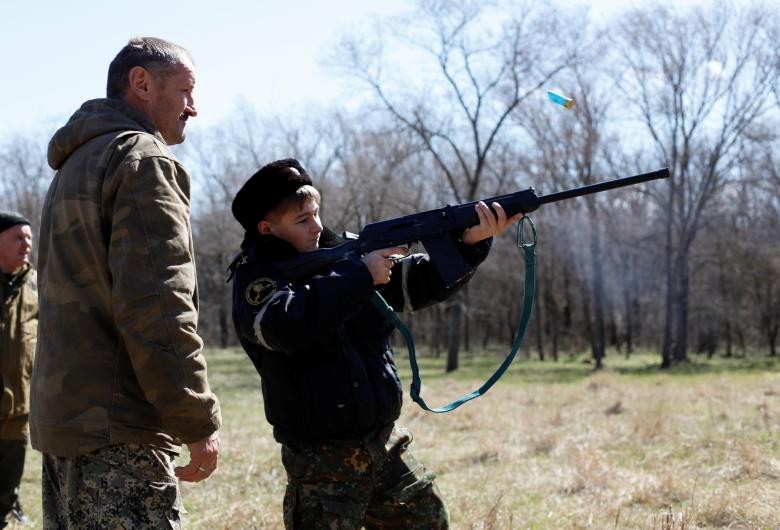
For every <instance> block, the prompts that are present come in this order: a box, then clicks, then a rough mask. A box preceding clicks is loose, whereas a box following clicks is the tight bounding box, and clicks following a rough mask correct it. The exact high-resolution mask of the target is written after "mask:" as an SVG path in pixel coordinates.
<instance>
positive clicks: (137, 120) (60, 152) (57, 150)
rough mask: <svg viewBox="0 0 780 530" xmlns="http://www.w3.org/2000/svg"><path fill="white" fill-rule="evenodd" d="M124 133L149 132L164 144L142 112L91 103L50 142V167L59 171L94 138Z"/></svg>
mask: <svg viewBox="0 0 780 530" xmlns="http://www.w3.org/2000/svg"><path fill="white" fill-rule="evenodd" d="M122 131H143V132H148V133H150V134H153V135H154V136H156V137H157V138H158V139H159V140H160V141H162V142H163V143H165V140H164V139H163V137H162V134H160V132H159V131H158V130H157V128H156V127H155V126H154V124H153V123H152V121H151V120H150V119H149V118H148V117H147V116H146V115H145V114H144V113H143V112H141V111H140V110H138V109H136V108H135V107H131V106H130V105H128V104H127V103H125V102H124V101H119V100H114V99H92V100H90V101H87V102H86V103H84V104H83V105H82V106H81V108H79V110H77V111H76V112H75V114H73V116H71V117H70V119H69V120H68V123H66V124H65V125H64V126H63V127H62V128H61V129H59V130H58V131H57V132H56V133H54V136H53V137H52V139H51V141H50V142H49V152H48V160H49V165H50V166H51V168H52V169H54V170H57V169H59V168H60V167H62V165H63V164H64V163H65V160H67V159H68V157H69V156H70V155H72V154H73V152H74V151H76V149H78V148H79V147H81V146H82V145H84V144H85V143H87V142H89V141H90V140H92V139H93V138H97V137H98V136H102V135H104V134H109V133H113V132H116V133H119V132H122Z"/></svg>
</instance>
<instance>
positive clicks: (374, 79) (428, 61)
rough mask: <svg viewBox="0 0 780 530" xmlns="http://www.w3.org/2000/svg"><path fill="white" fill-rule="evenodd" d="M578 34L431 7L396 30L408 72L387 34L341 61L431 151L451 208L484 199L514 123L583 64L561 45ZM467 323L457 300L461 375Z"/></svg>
mask: <svg viewBox="0 0 780 530" xmlns="http://www.w3.org/2000/svg"><path fill="white" fill-rule="evenodd" d="M507 6H509V7H507ZM572 27H574V28H577V27H578V26H577V25H574V24H571V25H569V24H568V21H567V20H563V17H561V15H560V12H556V11H553V10H552V9H543V8H541V7H539V6H537V5H530V4H528V5H526V4H523V5H522V6H518V5H517V3H507V4H504V3H501V2H477V1H474V0H469V1H465V2H444V1H421V2H418V4H417V10H416V11H415V12H414V13H413V14H412V15H411V16H410V17H409V18H406V19H404V20H402V21H400V22H398V23H396V24H392V25H389V26H387V28H388V31H389V32H390V38H395V39H396V42H395V43H394V44H395V45H394V46H392V50H393V52H394V54H395V56H396V57H398V56H399V55H400V56H402V59H401V60H403V61H404V64H405V65H406V66H407V68H406V69H405V71H403V73H402V70H400V69H397V68H395V67H394V65H393V62H392V59H393V57H391V56H390V55H389V54H383V53H382V44H383V41H382V39H381V37H385V36H387V35H384V34H383V33H382V32H381V31H377V32H376V33H375V35H379V36H380V38H377V39H372V40H363V41H360V40H359V39H357V38H354V39H351V40H345V41H344V44H343V46H342V49H341V58H340V61H341V64H342V65H344V66H345V68H346V70H347V71H348V73H350V74H351V75H353V76H356V77H357V78H358V79H359V80H360V81H361V82H362V83H363V84H364V86H366V87H368V88H369V89H370V91H371V93H372V94H373V96H374V98H375V100H376V101H378V103H379V104H380V106H381V107H382V108H384V109H385V110H386V111H387V112H388V113H389V114H390V115H391V116H392V117H393V119H394V120H395V121H396V122H397V123H398V124H399V125H400V126H402V127H404V128H405V129H407V130H409V131H411V132H412V133H413V134H414V135H415V136H416V137H417V139H418V140H419V141H420V142H421V144H422V145H423V147H424V149H425V151H426V153H427V154H428V156H429V157H430V159H431V162H432V166H433V171H432V172H431V173H433V174H434V175H435V176H437V177H438V178H441V179H443V180H444V181H445V182H446V184H447V193H448V195H449V197H447V198H446V199H447V200H454V201H456V202H464V201H470V200H475V199H476V198H478V195H479V193H481V192H483V189H484V179H485V175H486V174H488V171H486V169H487V168H488V167H489V166H490V155H491V153H492V152H493V150H494V147H495V146H496V145H497V143H498V141H499V140H500V138H501V137H502V136H504V135H509V134H510V131H509V129H510V127H509V126H508V118H509V116H510V115H511V114H512V113H513V112H516V111H517V109H518V108H519V106H520V105H521V104H522V103H523V101H525V100H526V99H527V98H528V97H529V96H530V95H532V94H534V93H535V92H536V91H537V90H538V89H539V88H540V87H542V86H543V85H545V83H547V81H549V80H550V79H551V78H552V77H553V76H554V75H555V74H556V73H558V72H560V71H561V70H562V69H563V68H564V67H565V66H566V65H567V64H569V63H570V62H571V61H572V60H573V54H572V53H571V52H570V51H569V50H570V49H571V48H570V47H567V46H564V45H563V44H562V42H556V36H559V35H560V36H562V35H567V37H570V38H572V37H573V39H574V40H576V32H574V31H572V29H571V28H572ZM570 44H572V45H574V46H576V43H574V42H570ZM412 65H415V66H416V67H412ZM414 79H421V80H422V83H415V82H413V81H414ZM461 316H462V306H461V303H460V300H459V299H456V300H455V301H454V303H453V304H452V305H451V311H450V323H451V333H450V340H449V348H448V359H447V371H452V370H455V369H457V367H458V351H459V347H460V337H461V332H460V326H461Z"/></svg>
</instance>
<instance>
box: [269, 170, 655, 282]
mask: <svg viewBox="0 0 780 530" xmlns="http://www.w3.org/2000/svg"><path fill="white" fill-rule="evenodd" d="M668 177H669V169H668V168H663V169H659V170H658V171H653V172H651V173H643V174H641V175H634V176H631V177H625V178H619V179H615V180H609V181H606V182H600V183H598V184H591V185H589V186H582V187H580V188H575V189H571V190H565V191H559V192H557V193H551V194H549V195H543V196H541V197H539V196H537V195H536V193H535V192H534V189H533V188H528V189H527V190H523V191H517V192H514V193H509V194H507V195H501V196H498V197H494V198H492V199H488V200H486V201H484V202H485V203H486V204H487V205H488V206H490V205H491V204H493V203H494V202H497V203H498V204H500V205H501V207H502V208H503V209H504V211H505V212H506V215H507V217H511V216H513V215H515V214H516V213H519V212H523V213H530V212H533V211H535V210H536V209H538V208H539V207H540V206H541V205H543V204H549V203H551V202H558V201H563V200H567V199H573V198H574V197H581V196H583V195H590V194H592V193H599V192H602V191H606V190H611V189H615V188H621V187H623V186H631V185H634V184H640V183H642V182H647V181H649V180H655V179H661V178H668ZM475 205H476V202H468V203H465V204H459V205H455V206H449V205H448V206H445V207H444V208H439V209H437V210H429V211H427V212H420V213H415V214H412V215H405V216H403V217H397V218H395V219H389V220H386V221H378V222H375V223H370V224H368V225H366V226H365V227H364V228H363V230H361V231H360V234H359V235H358V237H357V239H350V240H348V241H347V242H345V243H342V244H341V245H338V246H336V247H332V248H323V249H319V250H315V251H312V252H306V253H303V254H299V255H297V256H295V257H293V258H289V259H286V260H282V261H278V262H276V263H275V265H276V266H278V267H279V268H280V269H281V270H283V271H285V274H286V275H288V277H290V278H291V279H293V280H302V279H305V278H308V277H310V276H311V275H312V274H314V273H316V272H317V271H319V270H321V269H323V268H325V267H327V266H329V265H331V264H333V263H335V262H336V261H338V260H341V259H344V258H346V257H347V256H349V255H358V256H362V255H364V254H366V253H368V252H372V251H374V250H379V249H382V248H388V247H395V246H402V245H409V244H410V243H413V242H415V241H420V242H421V243H422V244H423V246H424V247H425V250H426V252H428V255H429V256H430V258H431V262H432V263H433V265H434V267H435V268H436V270H437V272H438V273H439V276H440V277H441V279H442V281H443V282H444V283H445V285H447V287H451V286H453V285H455V284H456V283H458V281H460V280H461V279H463V278H464V277H466V276H467V275H468V274H469V273H470V272H471V267H470V266H469V265H468V264H467V263H466V261H465V260H464V259H463V257H462V256H461V255H460V253H459V252H458V251H457V248H456V246H455V242H454V241H453V239H452V237H451V236H450V233H451V232H453V231H455V230H460V231H463V230H465V229H466V228H468V227H470V226H474V225H476V224H478V223H479V216H478V215H477V213H476V211H475V210H474V206H475ZM491 209H492V207H491Z"/></svg>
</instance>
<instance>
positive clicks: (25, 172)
mask: <svg viewBox="0 0 780 530" xmlns="http://www.w3.org/2000/svg"><path fill="white" fill-rule="evenodd" d="M52 175H53V172H52V170H51V169H50V168H49V165H48V163H47V162H46V142H45V141H42V140H41V139H40V138H37V137H33V136H22V135H16V136H12V137H10V138H8V139H7V140H6V141H5V142H4V143H2V144H0V209H11V210H17V211H19V212H20V213H22V214H24V215H25V216H26V217H27V218H28V219H30V222H31V223H32V228H33V234H34V236H35V237H37V235H38V229H39V227H40V217H41V208H42V207H43V200H44V198H45V196H46V191H47V190H48V189H49V184H50V183H51V178H52ZM33 248H35V247H33Z"/></svg>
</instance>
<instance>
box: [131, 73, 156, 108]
mask: <svg viewBox="0 0 780 530" xmlns="http://www.w3.org/2000/svg"><path fill="white" fill-rule="evenodd" d="M127 77H128V78H129V82H130V88H129V89H128V90H129V91H130V92H132V93H133V94H134V95H135V96H136V97H137V98H138V99H140V100H141V101H149V100H150V99H151V88H152V75H151V74H150V73H149V70H147V69H146V68H144V67H143V66H134V67H132V68H131V69H130V71H129V72H128V74H127Z"/></svg>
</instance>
